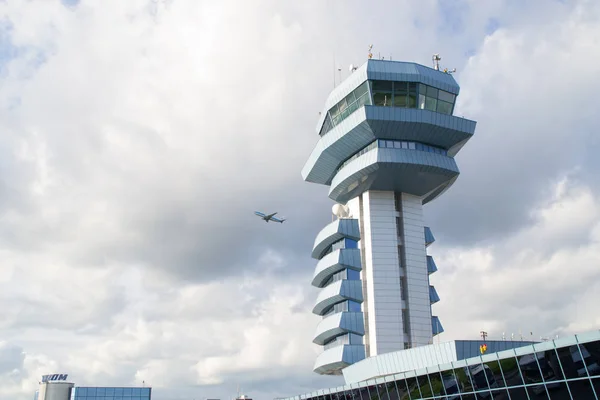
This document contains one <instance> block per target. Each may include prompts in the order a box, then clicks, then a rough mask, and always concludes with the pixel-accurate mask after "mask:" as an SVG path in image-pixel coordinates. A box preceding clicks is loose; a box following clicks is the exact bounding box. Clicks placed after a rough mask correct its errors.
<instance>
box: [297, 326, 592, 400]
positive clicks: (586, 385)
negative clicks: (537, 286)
mask: <svg viewBox="0 0 600 400" xmlns="http://www.w3.org/2000/svg"><path fill="white" fill-rule="evenodd" d="M593 333H594V336H596V338H597V336H598V334H597V333H596V332H593ZM583 336H584V335H580V336H579V337H583ZM599 398H600V341H598V340H595V341H590V342H585V341H583V340H581V341H580V340H578V336H573V337H571V338H566V339H559V340H556V341H550V342H542V343H538V344H535V345H532V346H525V347H519V348H515V349H513V350H507V351H502V352H499V353H492V354H484V355H483V356H481V357H477V358H470V359H467V360H461V361H457V362H454V363H450V364H444V365H436V366H434V367H430V368H426V369H424V370H417V371H410V372H405V373H401V374H396V375H389V376H384V377H380V378H375V379H371V380H368V381H364V382H359V383H356V384H352V385H347V386H344V387H339V388H332V389H325V390H320V391H317V392H313V393H310V394H306V395H302V396H296V397H292V398H289V399H290V400H292V399H295V400H300V399H311V400H312V399H314V400H342V399H343V400H410V399H497V400H500V399H512V400H521V399H527V400H534V399H552V400H562V399H572V400H573V399H574V400H580V399H581V400H587V399H599Z"/></svg>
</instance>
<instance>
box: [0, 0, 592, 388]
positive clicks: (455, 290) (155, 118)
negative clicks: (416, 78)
mask: <svg viewBox="0 0 600 400" xmlns="http://www.w3.org/2000/svg"><path fill="white" fill-rule="evenodd" d="M370 3H371V4H367V2H362V1H358V0H329V1H318V0H306V1H296V2H291V1H275V0H252V1H240V0H238V1H233V0H231V1H229V0H220V1H218V2H217V1H203V0H202V1H200V0H168V1H166V0H127V1H123V0H103V1H92V0H87V1H86V0H81V1H77V0H69V1H66V0H64V1H63V2H60V1H58V0H56V1H55V0H37V1H36V0H32V1H19V0H14V1H13V0H7V1H4V2H1V3H0V13H1V16H2V19H1V21H0V131H1V132H2V133H1V134H0V217H1V221H2V223H1V224H0V255H1V258H0V399H15V400H24V399H30V398H31V396H32V395H33V392H34V391H35V389H36V387H37V382H38V380H39V379H40V376H41V375H42V374H46V373H58V372H60V373H68V374H69V375H70V378H71V379H72V380H73V381H75V382H76V383H77V384H79V385H139V384H141V383H142V382H143V381H145V382H146V384H148V385H152V386H153V387H154V396H155V397H154V398H155V399H156V400H171V399H173V400H175V399H194V398H195V399H201V398H206V397H217V398H222V399H227V398H230V397H232V396H235V394H236V391H237V387H238V385H239V386H240V387H241V390H242V391H243V392H246V393H247V394H249V395H251V396H253V397H254V398H257V399H271V398H273V397H276V396H286V395H293V394H298V393H302V392H307V391H311V390H314V389H318V388H322V387H328V386H333V385H337V384H339V383H340V380H339V379H333V378H324V377H320V376H318V375H316V374H313V373H312V365H313V362H314V359H315V356H316V355H317V354H318V351H319V350H318V348H317V347H316V346H314V345H313V344H312V343H311V340H312V335H313V332H314V329H315V327H316V325H317V323H318V322H319V319H318V317H316V316H314V315H312V314H311V313H310V309H311V308H312V305H313V301H314V299H315V297H316V294H317V291H316V289H313V288H311V287H310V284H309V282H310V278H311V276H312V272H313V268H314V265H315V261H314V260H312V259H311V258H310V249H311V245H312V242H313V239H314V237H315V235H316V233H317V232H318V231H319V230H320V229H321V228H322V227H323V226H324V225H325V224H326V223H327V222H329V221H330V220H331V214H330V210H331V205H332V202H331V201H330V200H329V199H328V198H327V188H326V187H324V186H319V185H314V184H309V183H305V182H303V181H302V178H301V176H300V170H301V168H302V166H303V164H304V162H305V160H306V159H307V157H308V155H309V154H310V151H311V150H312V148H313V147H314V145H315V143H316V141H317V138H318V136H317V134H316V132H315V125H316V121H317V118H318V112H319V111H321V107H322V105H323V103H324V100H325V98H326V96H327V95H328V93H329V91H330V90H331V89H332V87H333V78H334V76H335V75H336V72H335V67H340V68H341V69H342V72H341V74H342V77H344V76H346V75H347V74H348V72H347V69H348V65H349V64H350V63H354V64H362V63H363V62H364V61H365V60H366V55H367V49H368V46H369V44H374V53H375V55H376V56H379V55H381V56H385V57H386V58H388V57H389V56H392V57H393V59H395V60H400V59H401V60H407V61H416V62H419V63H422V64H425V65H430V63H431V55H432V54H433V53H441V55H442V65H443V66H445V67H449V68H454V67H456V68H457V69H458V72H457V73H456V75H455V77H456V79H457V80H458V82H459V84H460V85H461V95H460V96H459V100H458V106H457V110H456V114H457V115H461V116H465V117H466V118H470V119H474V120H477V121H478V125H477V130H476V135H475V136H474V138H473V139H472V140H471V141H470V142H469V144H468V145H467V146H466V147H465V148H464V149H463V151H461V153H460V154H459V156H458V157H457V160H458V164H459V166H460V168H461V171H462V174H461V177H460V178H459V180H458V182H457V183H456V184H455V185H454V187H453V188H452V189H451V190H450V191H449V192H448V193H447V194H445V195H444V196H442V197H441V198H439V199H437V200H436V201H435V202H433V203H432V204H431V205H428V206H427V207H426V214H427V222H428V224H430V226H431V227H432V230H433V232H434V234H435V235H436V238H437V242H436V243H435V245H434V246H432V247H430V254H432V255H433V256H434V257H435V259H436V262H437V265H438V268H439V272H437V273H436V274H435V275H433V276H432V283H433V284H435V286H436V288H437V290H438V293H439V295H440V297H441V298H442V301H441V302H440V303H438V304H437V305H436V306H435V307H434V312H435V313H436V314H438V315H439V316H440V318H441V321H442V323H443V324H444V327H445V329H446V332H445V333H444V334H443V335H441V337H440V340H442V341H445V340H452V339H456V338H475V337H477V335H478V333H479V331H480V330H482V329H485V330H487V331H488V332H489V334H490V338H496V339H497V338H500V337H501V335H502V332H506V335H507V336H508V335H510V333H511V332H512V333H515V334H516V335H518V332H519V330H521V331H522V332H524V333H525V335H526V336H528V335H529V332H533V336H534V337H535V338H538V339H539V337H540V336H546V337H552V336H554V335H567V334H570V333H576V332H584V331H588V330H592V329H598V328H599V327H600V317H598V312H597V306H596V305H597V304H598V302H599V300H600V268H598V266H599V265H600V179H598V178H597V176H598V174H599V173H600V161H599V160H600V158H599V157H598V153H600V139H599V136H598V132H597V131H598V126H599V122H600V117H599V113H598V100H597V98H598V97H597V96H596V94H598V93H600V76H599V75H598V68H599V67H598V65H599V64H600V39H599V38H600V2H598V1H596V0H587V1H586V0H581V1H575V0H563V1H552V0H526V1H514V0H489V1H485V2H482V1H479V0H456V1H451V2H449V1H441V0H440V1H434V0H418V1H417V0H415V1H409V0H395V1H373V2H370ZM334 60H335V63H334ZM337 79H338V80H339V75H338V76H337ZM256 209H260V210H264V211H279V212H280V213H281V214H282V215H284V216H285V217H287V218H288V222H286V223H285V224H283V225H279V224H277V226H275V225H273V224H268V225H267V224H265V223H262V222H260V221H259V220H257V219H256V218H255V217H254V216H253V215H252V212H253V211H254V210H256ZM465 288H468V290H465Z"/></svg>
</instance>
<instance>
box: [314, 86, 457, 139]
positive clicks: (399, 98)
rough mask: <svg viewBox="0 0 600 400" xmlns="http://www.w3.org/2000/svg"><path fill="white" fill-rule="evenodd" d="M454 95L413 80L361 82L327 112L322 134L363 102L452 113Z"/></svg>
mask: <svg viewBox="0 0 600 400" xmlns="http://www.w3.org/2000/svg"><path fill="white" fill-rule="evenodd" d="M455 101H456V95H454V94H452V93H450V92H446V91H444V90H441V89H437V88H434V87H433V86H428V85H424V84H422V83H417V82H396V81H376V80H369V81H365V82H364V83H363V84H362V85H360V86H359V87H357V88H356V89H354V90H353V91H352V92H350V94H348V95H347V96H346V97H345V98H344V99H342V100H341V101H339V102H338V103H337V104H336V105H334V106H333V107H331V108H330V109H329V110H328V111H327V115H326V116H325V120H324V121H323V126H322V127H321V131H320V132H319V134H320V135H321V136H323V135H324V134H326V133H327V132H329V131H330V130H331V129H333V128H334V127H335V126H336V125H338V124H339V123H340V122H342V121H343V120H345V119H346V118H347V117H349V116H350V115H351V114H352V113H353V112H354V111H356V110H358V109H359V108H361V107H362V106H364V105H375V106H381V107H399V108H418V109H421V110H429V111H434V112H438V113H441V114H446V115H452V111H453V110H454V102H455Z"/></svg>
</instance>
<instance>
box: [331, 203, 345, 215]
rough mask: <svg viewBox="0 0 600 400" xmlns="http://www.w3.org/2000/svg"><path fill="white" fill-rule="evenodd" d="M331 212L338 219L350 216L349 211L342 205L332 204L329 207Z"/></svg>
mask: <svg viewBox="0 0 600 400" xmlns="http://www.w3.org/2000/svg"><path fill="white" fill-rule="evenodd" d="M331 212H332V213H333V215H335V216H336V217H338V218H348V216H349V215H350V209H349V208H348V207H347V206H345V205H343V204H334V205H333V207H331Z"/></svg>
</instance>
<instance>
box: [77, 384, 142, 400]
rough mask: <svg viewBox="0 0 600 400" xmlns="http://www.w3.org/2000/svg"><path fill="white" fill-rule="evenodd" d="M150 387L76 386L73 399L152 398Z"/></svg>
mask: <svg viewBox="0 0 600 400" xmlns="http://www.w3.org/2000/svg"><path fill="white" fill-rule="evenodd" d="M151 398H152V389H151V388H148V387H76V388H74V395H73V400H151Z"/></svg>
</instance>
